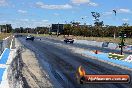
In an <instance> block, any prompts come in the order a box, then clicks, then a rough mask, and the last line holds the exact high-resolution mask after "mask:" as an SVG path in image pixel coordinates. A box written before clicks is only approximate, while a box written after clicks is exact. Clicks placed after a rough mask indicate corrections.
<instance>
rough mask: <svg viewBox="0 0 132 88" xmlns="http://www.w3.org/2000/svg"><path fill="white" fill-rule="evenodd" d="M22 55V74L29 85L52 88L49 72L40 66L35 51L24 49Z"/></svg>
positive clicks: (38, 87)
mask: <svg viewBox="0 0 132 88" xmlns="http://www.w3.org/2000/svg"><path fill="white" fill-rule="evenodd" d="M21 56H22V61H23V69H22V74H23V77H24V78H26V81H27V83H28V85H29V86H30V87H31V88H52V87H53V85H52V84H51V82H50V81H49V78H48V75H47V73H46V72H44V71H43V70H42V68H41V67H40V65H39V63H38V60H37V59H36V57H35V55H34V53H33V52H31V51H30V50H28V49H24V50H23V52H22V55H21Z"/></svg>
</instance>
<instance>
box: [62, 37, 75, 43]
mask: <svg viewBox="0 0 132 88" xmlns="http://www.w3.org/2000/svg"><path fill="white" fill-rule="evenodd" d="M64 42H65V43H68V42H69V43H73V42H74V40H73V39H69V38H65V39H64Z"/></svg>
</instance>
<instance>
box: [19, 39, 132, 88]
mask: <svg viewBox="0 0 132 88" xmlns="http://www.w3.org/2000/svg"><path fill="white" fill-rule="evenodd" d="M19 40H20V41H21V43H22V44H23V45H24V46H25V47H27V48H29V49H30V50H32V51H34V52H35V54H36V55H38V56H40V57H38V60H39V61H41V62H42V61H43V62H45V61H46V62H48V64H49V65H50V67H51V68H50V70H51V73H52V75H53V76H55V78H56V79H57V81H59V82H60V84H61V86H63V87H64V88H97V87H98V88H106V86H107V88H131V85H130V84H88V85H80V84H78V83H77V81H76V78H75V72H76V70H77V68H78V66H80V65H82V66H84V68H85V69H86V71H87V72H88V73H89V74H99V73H102V74H106V73H107V74H111V73H116V74H119V73H117V72H113V70H111V69H108V68H107V67H101V66H100V65H97V64H95V63H92V62H89V61H86V60H85V59H83V58H86V57H83V56H80V55H75V54H73V53H72V52H71V51H70V50H66V49H64V48H60V47H58V46H56V45H54V43H57V42H56V41H52V40H50V39H49V40H48V39H45V40H44V41H40V40H35V41H26V40H25V39H24V38H19ZM47 41H50V42H51V43H49V42H47ZM52 42H53V44H52ZM87 59H88V58H87ZM89 59H90V58H89ZM41 66H43V65H42V63H41ZM44 68H45V67H44ZM51 80H52V79H51Z"/></svg>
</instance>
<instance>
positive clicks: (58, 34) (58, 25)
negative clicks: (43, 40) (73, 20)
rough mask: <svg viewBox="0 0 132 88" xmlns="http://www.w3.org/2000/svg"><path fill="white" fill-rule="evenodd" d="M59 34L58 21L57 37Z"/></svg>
mask: <svg viewBox="0 0 132 88" xmlns="http://www.w3.org/2000/svg"><path fill="white" fill-rule="evenodd" d="M58 36H59V23H58V29H57V37H58Z"/></svg>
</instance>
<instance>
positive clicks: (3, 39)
mask: <svg viewBox="0 0 132 88" xmlns="http://www.w3.org/2000/svg"><path fill="white" fill-rule="evenodd" d="M10 37H11V36H8V37H6V38H4V39H3V40H6V39H8V38H10Z"/></svg>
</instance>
